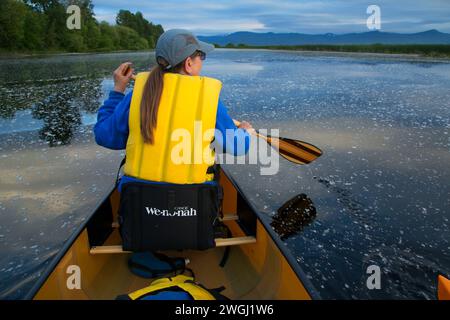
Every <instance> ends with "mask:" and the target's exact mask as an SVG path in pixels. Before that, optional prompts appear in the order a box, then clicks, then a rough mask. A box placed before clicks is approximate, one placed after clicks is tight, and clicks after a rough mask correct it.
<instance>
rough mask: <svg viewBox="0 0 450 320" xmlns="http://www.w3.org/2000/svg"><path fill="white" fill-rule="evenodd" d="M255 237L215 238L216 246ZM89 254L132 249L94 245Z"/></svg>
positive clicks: (240, 242)
mask: <svg viewBox="0 0 450 320" xmlns="http://www.w3.org/2000/svg"><path fill="white" fill-rule="evenodd" d="M255 242H256V238H255V237H251V236H249V237H235V238H217V239H216V247H226V246H238V245H242V244H251V243H255ZM89 253H90V254H111V253H132V251H124V250H123V249H122V246H121V245H114V246H96V247H92V248H91V250H89Z"/></svg>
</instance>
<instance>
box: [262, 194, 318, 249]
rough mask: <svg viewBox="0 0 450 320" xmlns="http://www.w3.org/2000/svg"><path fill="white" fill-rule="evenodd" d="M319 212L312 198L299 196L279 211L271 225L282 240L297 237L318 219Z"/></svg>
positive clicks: (303, 195)
mask: <svg viewBox="0 0 450 320" xmlns="http://www.w3.org/2000/svg"><path fill="white" fill-rule="evenodd" d="M316 215H317V212H316V208H315V207H314V204H313V202H312V200H311V199H310V198H308V196H307V195H306V194H304V193H301V194H298V195H296V196H295V197H293V198H292V199H290V200H289V201H288V202H286V203H285V204H284V205H282V206H281V207H280V208H279V209H278V210H277V214H276V215H275V216H273V218H272V219H273V220H272V222H271V223H270V225H271V226H272V227H273V228H274V230H275V231H276V232H277V233H278V235H279V236H280V238H281V240H286V239H288V238H289V237H291V236H294V235H297V234H298V233H299V232H301V231H302V230H303V228H305V227H306V226H308V225H310V224H311V223H312V222H313V221H314V219H315V218H316Z"/></svg>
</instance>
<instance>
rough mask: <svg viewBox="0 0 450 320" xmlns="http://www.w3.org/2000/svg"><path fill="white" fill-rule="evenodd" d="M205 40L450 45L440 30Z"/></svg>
mask: <svg viewBox="0 0 450 320" xmlns="http://www.w3.org/2000/svg"><path fill="white" fill-rule="evenodd" d="M198 38H199V39H200V40H202V41H206V42H209V43H216V44H219V45H221V46H225V45H227V44H228V43H232V44H234V45H238V44H241V43H242V44H246V45H250V46H271V45H305V44H374V43H382V44H450V34H448V33H442V32H439V31H437V30H429V31H425V32H419V33H410V34H404V33H392V32H381V31H370V32H363V33H348V34H333V33H326V34H317V35H315V34H303V33H273V32H268V33H256V32H246V31H240V32H235V33H231V34H228V35H218V36H199V37H198Z"/></svg>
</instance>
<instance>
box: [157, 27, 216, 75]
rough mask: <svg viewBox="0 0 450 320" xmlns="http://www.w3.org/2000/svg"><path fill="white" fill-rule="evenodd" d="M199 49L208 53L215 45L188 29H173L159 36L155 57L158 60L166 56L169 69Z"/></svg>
mask: <svg viewBox="0 0 450 320" xmlns="http://www.w3.org/2000/svg"><path fill="white" fill-rule="evenodd" d="M197 50H200V51H202V52H204V53H208V52H211V51H212V50H214V46H213V45H212V44H209V43H206V42H203V41H200V40H198V39H197V37H196V36H194V34H193V33H192V32H190V31H188V30H184V29H171V30H167V31H166V32H164V33H163V34H162V35H161V36H160V37H159V38H158V41H157V42H156V50H155V57H156V61H158V57H162V58H164V59H165V60H166V61H167V62H168V63H169V66H167V67H166V68H167V69H168V68H170V67H174V66H176V65H177V64H179V63H180V62H181V61H183V60H184V59H186V58H187V57H189V56H190V55H191V54H193V53H194V52H195V51H197Z"/></svg>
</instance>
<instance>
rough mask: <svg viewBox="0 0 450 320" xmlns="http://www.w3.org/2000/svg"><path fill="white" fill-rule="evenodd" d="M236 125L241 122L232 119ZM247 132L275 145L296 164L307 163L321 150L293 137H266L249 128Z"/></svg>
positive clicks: (320, 152)
mask: <svg viewBox="0 0 450 320" xmlns="http://www.w3.org/2000/svg"><path fill="white" fill-rule="evenodd" d="M233 122H234V124H235V125H236V126H238V127H239V126H240V125H241V122H239V121H238V120H234V119H233ZM249 133H250V134H252V135H255V136H257V137H259V138H261V139H264V140H265V141H266V142H267V143H268V144H269V145H271V146H273V147H275V148H276V149H277V151H278V152H279V153H280V155H281V156H282V157H283V158H285V159H286V160H288V161H291V162H294V163H297V164H307V163H310V162H312V161H314V160H315V159H317V158H318V157H320V156H321V155H322V151H321V150H320V149H319V148H317V147H315V146H314V145H312V144H310V143H307V142H304V141H300V140H294V139H288V138H281V137H271V136H268V137H266V136H265V135H262V134H260V133H259V132H258V131H257V130H254V129H253V130H249Z"/></svg>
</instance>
